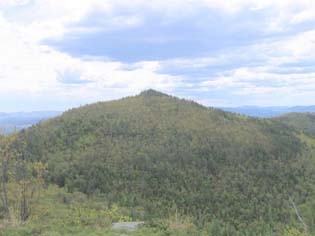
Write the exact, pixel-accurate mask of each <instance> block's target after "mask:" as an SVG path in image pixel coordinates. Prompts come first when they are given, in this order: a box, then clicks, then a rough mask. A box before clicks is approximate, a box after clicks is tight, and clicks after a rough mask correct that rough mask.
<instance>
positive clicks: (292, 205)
mask: <svg viewBox="0 0 315 236" xmlns="http://www.w3.org/2000/svg"><path fill="white" fill-rule="evenodd" d="M289 201H290V205H291V208H292V209H293V210H294V212H295V214H296V216H297V218H298V220H299V221H300V222H301V224H302V225H303V229H304V233H305V236H308V227H307V224H306V223H305V221H304V219H303V217H302V216H301V214H300V212H299V210H298V208H297V207H296V205H295V203H294V201H293V200H292V198H291V197H289Z"/></svg>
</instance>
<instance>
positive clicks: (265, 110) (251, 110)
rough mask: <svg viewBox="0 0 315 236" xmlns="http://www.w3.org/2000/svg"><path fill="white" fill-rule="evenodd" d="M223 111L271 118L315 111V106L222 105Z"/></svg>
mask: <svg viewBox="0 0 315 236" xmlns="http://www.w3.org/2000/svg"><path fill="white" fill-rule="evenodd" d="M221 109H222V110H224V111H228V112H233V113H236V114H242V115H247V116H252V117H261V118H272V117H277V116H281V115H284V114H287V113H305V112H315V106H293V107H290V106H272V107H259V106H241V107H222V108H221Z"/></svg>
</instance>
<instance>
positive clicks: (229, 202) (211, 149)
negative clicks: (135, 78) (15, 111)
mask: <svg viewBox="0 0 315 236" xmlns="http://www.w3.org/2000/svg"><path fill="white" fill-rule="evenodd" d="M307 138H309V139H311V138H310V137H307ZM13 145H14V146H15V147H16V148H17V149H21V150H23V152H22V153H23V158H24V159H23V160H26V161H27V162H29V163H32V165H33V164H34V163H36V162H41V163H45V164H47V165H48V172H47V173H45V174H44V176H43V177H44V178H45V180H46V183H47V184H51V183H53V184H57V185H59V186H60V187H64V188H65V189H67V190H68V191H69V192H70V193H76V192H82V193H84V194H86V195H83V196H86V197H87V198H93V197H95V196H100V197H101V198H102V199H106V205H107V206H106V208H104V209H102V210H96V209H94V208H91V207H90V206H89V205H87V206H82V205H81V206H80V207H78V206H77V205H71V207H69V209H67V212H64V213H65V215H66V216H67V217H66V218H67V219H68V220H67V221H65V222H70V223H69V224H70V225H71V227H82V226H84V225H85V226H86V227H89V226H90V225H91V224H92V222H98V223H97V225H98V226H104V227H105V226H106V225H107V223H108V222H110V221H112V220H113V219H115V220H119V219H118V218H119V217H117V215H115V214H114V212H115V211H114V209H115V208H113V206H115V205H119V206H120V207H122V208H123V209H130V212H129V214H126V215H128V216H130V217H132V218H137V219H139V220H145V221H154V220H156V219H167V218H168V217H169V216H170V215H173V214H175V213H176V214H179V215H180V216H182V217H183V218H184V219H187V218H186V217H188V216H189V222H188V221H185V220H182V219H181V220H178V219H177V220H175V221H174V222H175V223H173V224H166V225H167V226H165V224H162V225H164V226H163V227H161V228H159V230H160V232H158V233H157V235H158V234H159V233H161V232H162V233H161V235H200V234H201V233H203V234H204V235H216V236H220V235H222V236H232V235H236V236H237V235H243V236H246V235H250V236H252V235H268V236H269V235H276V234H278V235H279V236H280V235H281V236H283V235H284V232H285V231H284V229H285V227H284V226H286V225H287V224H290V225H293V228H294V229H298V226H297V225H298V220H297V219H296V216H295V215H294V212H293V213H292V209H290V207H289V206H288V205H289V204H288V199H289V197H293V198H294V199H295V201H296V203H297V204H298V205H303V204H305V203H307V202H308V201H309V198H310V196H314V194H315V193H314V190H315V183H314V179H315V178H314V168H313V166H314V165H312V164H314V163H313V158H312V157H313V154H312V150H311V147H310V146H308V143H306V142H304V140H301V135H300V133H299V132H298V131H297V130H296V128H294V127H290V126H288V125H286V124H284V123H282V122H279V121H277V120H273V119H255V118H249V117H245V116H240V115H234V114H230V113H227V112H223V111H220V110H217V109H209V108H205V107H203V106H201V105H199V104H197V103H194V102H192V101H186V100H180V99H178V98H175V97H171V96H167V95H165V94H162V93H159V92H156V91H152V90H149V91H145V92H143V93H141V94H140V95H139V96H135V97H128V98H124V99H121V100H117V101H112V102H106V103H97V104H92V105H89V106H84V107H80V108H78V109H72V110H70V111H68V112H66V113H64V114H63V115H62V116H60V117H58V118H55V119H52V120H49V121H47V122H43V123H40V124H38V125H36V126H33V127H31V128H30V129H27V130H25V131H23V132H21V133H19V135H18V138H17V141H15V142H13ZM75 195H76V194H75ZM75 195H73V196H72V197H71V198H73V197H74V196H75ZM76 196H77V197H79V198H80V197H82V195H80V194H79V195H76ZM69 198H70V197H69V195H67V194H64V196H63V197H62V199H63V203H64V204H67V203H69V204H70V203H71V201H73V200H71V198H70V199H69ZM81 200H82V199H81ZM82 201H85V200H84V199H83V200H82ZM89 204H93V203H92V202H89ZM111 211H113V212H112V213H110V212H111ZM105 215H106V216H107V217H105ZM104 217H105V218H106V219H108V220H109V221H108V222H107V221H103V220H100V219H103V218H104ZM52 218H53V217H52ZM48 219H51V217H50V218H49V217H48ZM69 219H71V220H69ZM123 219H124V220H126V218H123ZM128 219H129V218H127V220H128ZM99 220H100V221H99ZM67 224H68V223H67ZM314 224H315V223H314ZM92 225H93V224H92ZM174 226H176V227H174ZM186 226H189V227H186ZM294 229H290V230H291V231H292V232H293V230H294ZM290 230H289V231H288V232H286V233H287V234H289V233H291V231H290Z"/></svg>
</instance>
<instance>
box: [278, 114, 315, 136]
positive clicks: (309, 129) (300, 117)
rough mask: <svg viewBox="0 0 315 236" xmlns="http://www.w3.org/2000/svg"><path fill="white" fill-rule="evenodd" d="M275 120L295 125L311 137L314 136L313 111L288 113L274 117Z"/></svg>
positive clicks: (314, 117)
mask: <svg viewBox="0 0 315 236" xmlns="http://www.w3.org/2000/svg"><path fill="white" fill-rule="evenodd" d="M275 120H278V121H280V122H282V123H285V124H287V125H290V126H292V127H295V128H296V129H298V130H301V131H303V132H304V133H305V134H307V135H309V136H311V137H315V113H289V114H285V115H282V116H279V117H276V118H275Z"/></svg>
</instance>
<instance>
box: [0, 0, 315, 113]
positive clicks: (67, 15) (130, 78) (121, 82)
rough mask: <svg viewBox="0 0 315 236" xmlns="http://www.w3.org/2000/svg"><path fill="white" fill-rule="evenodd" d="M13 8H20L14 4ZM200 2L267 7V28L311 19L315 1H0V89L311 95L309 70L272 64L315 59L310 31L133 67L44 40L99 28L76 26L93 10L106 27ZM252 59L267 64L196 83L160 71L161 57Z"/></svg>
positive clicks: (203, 62)
mask: <svg viewBox="0 0 315 236" xmlns="http://www.w3.org/2000/svg"><path fill="white" fill-rule="evenodd" d="M17 8H18V9H19V11H15V10H14V9H17ZM201 8H202V9H206V8H209V9H217V10H218V11H219V12H221V14H223V15H224V14H227V15H237V14H242V12H245V11H257V12H258V11H263V10H266V11H268V12H269V14H268V16H270V18H268V17H265V18H264V19H262V20H264V21H266V25H267V26H268V27H266V29H265V30H266V32H281V31H286V30H288V28H290V27H291V26H292V27H293V26H294V27H296V25H298V24H302V23H305V22H309V21H312V20H315V2H314V1H312V0H300V1H293V0H279V1H274V0H256V1H251V0H235V1H222V0H187V1H183V0H168V1H166V0H152V1H147V0H134V1H130V0H128V1H127V0H121V1H117V0H63V1H56V0H35V1H27V0H0V52H1V54H0V93H3V94H14V93H29V94H30V96H38V97H42V98H44V97H45V96H46V95H49V96H56V97H59V98H64V99H65V100H66V99H67V98H69V97H71V98H74V97H77V99H78V100H80V99H82V100H86V101H94V100H99V99H107V98H111V97H116V96H118V95H130V94H135V93H137V92H139V91H141V90H143V89H146V88H150V87H151V88H156V89H161V90H164V91H171V90H172V89H174V88H178V87H185V86H186V87H193V85H194V84H195V87H198V86H199V87H200V89H201V90H202V91H210V90H212V89H217V90H220V89H227V88H232V89H233V91H232V93H233V94H241V95H249V94H253V95H255V94H261V95H263V94H266V93H268V94H272V93H276V92H279V93H281V94H287V93H288V92H290V93H300V92H301V91H304V92H305V94H308V96H313V94H312V92H311V91H309V89H310V88H312V89H315V74H314V73H312V72H311V73H307V72H300V73H294V72H291V73H289V74H280V73H277V72H275V71H277V70H278V71H279V70H281V66H282V64H284V63H299V62H301V61H305V60H306V61H309V60H315V56H314V55H315V54H314V52H315V31H314V30H310V31H306V32H300V33H297V34H295V35H293V36H292V35H291V36H283V37H282V38H280V39H279V38H277V39H272V40H270V41H265V42H259V43H256V44H254V45H245V46H243V47H239V48H238V49H235V50H233V51H231V52H224V53H222V54H219V55H212V56H211V57H210V56H209V57H207V56H204V57H202V58H193V59H185V58H180V59H179V58H175V59H173V60H169V61H166V62H165V61H164V62H158V61H150V62H139V63H136V64H134V65H131V66H132V69H131V70H127V69H126V68H127V67H130V65H124V64H123V63H120V62H110V61H108V60H105V59H104V58H95V59H94V60H91V59H89V60H85V59H84V58H75V57H72V56H69V55H67V54H65V53H62V52H59V51H57V50H56V49H53V48H51V47H48V46H45V45H42V43H41V41H42V40H44V39H52V38H62V37H63V36H64V35H65V34H66V33H67V32H69V31H76V32H78V33H86V32H89V31H97V30H98V28H97V26H95V27H94V28H93V27H91V26H88V27H84V26H80V27H75V26H74V24H75V23H77V22H80V21H81V20H82V19H84V18H85V17H87V16H88V15H89V14H91V13H92V12H93V11H98V12H101V13H103V14H104V15H106V16H108V17H106V20H108V22H107V24H108V27H120V26H124V27H134V26H137V25H140V24H142V21H143V18H142V14H143V13H146V14H149V13H150V12H155V13H159V14H163V15H164V16H165V17H166V18H167V19H172V18H173V17H181V16H183V15H185V14H192V13H194V14H198V11H199V10H200V9H201ZM120 9H128V10H129V12H131V13H128V14H127V15H124V14H123V13H121V12H120ZM104 56H106V55H104ZM251 58H253V60H259V61H261V62H263V63H264V64H265V65H263V66H262V65H259V66H249V65H240V66H239V68H234V69H231V70H226V71H225V70H222V71H221V72H220V73H218V74H217V76H216V77H214V78H211V79H209V78H204V80H205V81H203V82H200V83H193V82H191V81H190V82H185V81H183V80H184V78H180V77H179V76H172V75H168V74H161V73H159V72H158V71H159V69H161V66H163V64H168V65H171V66H174V67H178V68H187V67H191V68H194V69H199V68H204V67H207V66H217V65H224V64H225V63H228V62H231V61H232V62H233V61H237V60H238V59H247V60H248V59H251ZM66 70H73V71H78V73H80V79H82V80H87V81H89V82H90V83H86V84H84V83H82V84H71V83H70V84H65V83H62V82H61V81H60V80H58V76H59V73H60V72H62V71H66ZM260 83H261V84H260ZM262 83H263V84H262ZM267 83H269V85H266V84H267ZM275 84H276V85H275ZM111 91H112V92H111ZM0 109H1V107H0Z"/></svg>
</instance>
